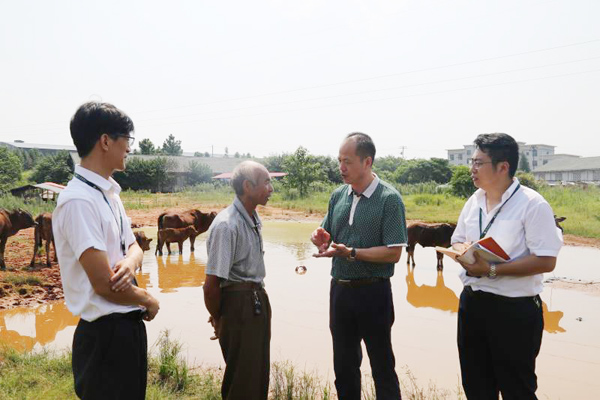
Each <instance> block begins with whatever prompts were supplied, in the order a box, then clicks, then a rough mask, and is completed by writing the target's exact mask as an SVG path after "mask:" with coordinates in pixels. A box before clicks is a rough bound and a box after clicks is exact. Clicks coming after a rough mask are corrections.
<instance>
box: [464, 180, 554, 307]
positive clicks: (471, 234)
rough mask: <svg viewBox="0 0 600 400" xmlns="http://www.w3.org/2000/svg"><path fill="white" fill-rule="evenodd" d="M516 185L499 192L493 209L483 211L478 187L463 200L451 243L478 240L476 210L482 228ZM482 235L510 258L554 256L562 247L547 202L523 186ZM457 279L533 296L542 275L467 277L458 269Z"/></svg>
mask: <svg viewBox="0 0 600 400" xmlns="http://www.w3.org/2000/svg"><path fill="white" fill-rule="evenodd" d="M517 185H519V181H518V180H517V179H516V178H514V182H513V184H512V185H511V186H510V187H509V188H508V189H507V190H506V192H504V194H503V195H502V201H501V202H500V204H498V205H497V206H496V207H494V209H492V210H490V211H489V212H487V211H486V208H487V207H486V195H485V191H484V190H482V189H478V190H477V191H476V192H475V193H474V194H473V195H472V196H471V197H470V198H469V200H468V201H467V203H466V204H465V206H464V207H463V209H462V212H461V213H460V217H459V218H458V224H457V226H456V230H455V231H454V234H453V235H452V243H460V242H476V241H477V240H479V235H480V232H479V231H480V227H479V210H481V211H482V213H481V214H482V221H481V225H482V229H483V230H485V227H486V226H487V225H488V223H489V222H490V220H491V219H492V218H493V216H494V215H495V214H496V211H498V209H499V207H500V206H501V204H502V203H504V202H505V201H506V200H507V199H508V198H509V197H510V196H511V194H512V193H513V192H514V191H515V189H516V188H517ZM486 236H491V237H493V238H494V240H496V242H498V244H499V245H500V246H501V247H502V248H503V249H504V250H505V251H506V253H507V254H508V255H509V257H510V258H511V260H515V259H518V258H521V257H524V256H527V255H529V254H534V255H536V256H549V257H556V256H558V252H559V251H560V248H561V246H562V235H561V233H560V230H559V229H558V228H557V227H556V224H555V222H554V214H553V213H552V208H551V207H550V204H548V202H547V201H546V200H545V199H544V198H543V197H542V196H541V195H540V194H539V193H537V192H536V191H535V190H532V189H530V188H528V187H525V186H523V185H521V186H520V188H519V190H518V191H517V192H516V193H515V195H514V196H513V197H512V198H511V199H510V200H509V201H508V202H507V203H506V204H505V205H504V207H503V208H502V210H501V212H500V213H499V214H498V217H497V218H496V220H495V221H494V223H493V224H492V226H491V227H490V229H489V231H488V232H487V234H486ZM460 278H461V280H462V282H463V284H464V285H465V286H471V288H472V289H473V290H483V291H485V292H490V293H494V294H499V295H502V296H508V297H524V296H535V295H537V294H539V293H541V292H542V290H543V283H542V281H543V274H537V275H532V276H498V277H496V279H489V278H487V277H481V278H476V277H471V276H467V274H466V271H465V270H464V269H461V272H460Z"/></svg>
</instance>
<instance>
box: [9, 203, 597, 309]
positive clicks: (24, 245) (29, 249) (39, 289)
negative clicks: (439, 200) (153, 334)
mask: <svg viewBox="0 0 600 400" xmlns="http://www.w3.org/2000/svg"><path fill="white" fill-rule="evenodd" d="M186 209H188V208H169V210H170V211H183V210H186ZM222 209H223V206H212V207H211V206H206V205H205V206H203V207H202V211H205V212H206V211H220V210H222ZM165 211H166V209H164V208H156V209H151V210H130V211H129V212H128V213H127V214H128V216H129V217H130V218H131V222H132V225H133V226H134V227H142V226H157V220H158V216H159V215H160V214H162V213H163V212H165ZM258 212H259V214H260V216H261V218H263V219H264V220H284V221H315V222H316V221H320V220H321V219H322V218H323V216H322V215H320V214H309V213H305V212H300V211H295V210H285V209H281V208H275V207H269V206H267V207H259V210H258ZM407 222H409V223H410V222H413V221H407ZM565 244H566V245H571V246H591V247H597V248H600V239H591V238H582V237H578V236H573V235H565ZM38 254H39V253H38ZM51 255H54V251H53V250H51ZM32 256H33V228H29V229H24V230H22V231H20V232H19V233H17V234H16V235H15V236H12V237H10V238H9V239H8V243H7V245H6V251H5V254H4V259H5V262H6V265H7V270H6V271H0V309H8V308H14V307H22V306H33V305H37V304H43V303H46V302H49V301H54V300H60V299H62V298H63V297H64V296H63V290H62V283H61V280H60V272H59V268H58V264H56V263H55V262H54V261H53V257H51V266H50V267H46V264H45V262H46V256H45V254H44V255H38V258H37V259H36V264H35V266H34V268H33V269H29V263H30V262H31V257H32ZM16 276H19V277H23V278H27V277H29V278H32V277H34V278H37V279H36V280H35V281H33V282H31V281H30V282H29V283H25V284H17V283H14V281H15V280H16V279H15V277H16ZM11 280H12V282H11ZM38 282H39V283H38ZM556 285H558V283H556ZM595 289H596V288H595ZM596 290H597V289H596Z"/></svg>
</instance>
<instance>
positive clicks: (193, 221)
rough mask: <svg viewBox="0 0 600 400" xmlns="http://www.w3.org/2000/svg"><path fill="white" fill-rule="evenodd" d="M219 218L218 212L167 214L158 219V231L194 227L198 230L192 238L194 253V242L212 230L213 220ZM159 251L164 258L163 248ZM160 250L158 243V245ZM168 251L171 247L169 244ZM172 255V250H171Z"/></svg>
mask: <svg viewBox="0 0 600 400" xmlns="http://www.w3.org/2000/svg"><path fill="white" fill-rule="evenodd" d="M216 216H217V213H216V212H214V211H213V212H210V213H203V212H202V211H200V210H188V211H184V212H166V213H162V214H161V215H160V216H159V217H158V230H159V231H160V230H161V229H164V228H185V227H186V226H190V225H191V226H193V227H194V228H196V231H197V233H196V234H194V235H193V236H190V250H191V251H194V242H195V240H196V236H198V235H199V234H201V233H203V232H206V231H207V230H208V228H210V224H212V222H213V220H214V219H215V217H216ZM160 247H161V248H160V249H159V250H157V251H158V254H159V255H161V256H162V246H160ZM157 249H158V243H157ZM167 249H169V245H168V244H167ZM169 253H170V250H169Z"/></svg>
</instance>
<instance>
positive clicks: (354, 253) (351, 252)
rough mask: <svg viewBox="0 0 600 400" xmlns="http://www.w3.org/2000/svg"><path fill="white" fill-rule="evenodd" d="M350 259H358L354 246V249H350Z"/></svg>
mask: <svg viewBox="0 0 600 400" xmlns="http://www.w3.org/2000/svg"><path fill="white" fill-rule="evenodd" d="M348 261H356V249H355V248H354V247H353V248H352V250H350V255H349V256H348Z"/></svg>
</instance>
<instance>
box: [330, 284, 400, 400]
mask: <svg viewBox="0 0 600 400" xmlns="http://www.w3.org/2000/svg"><path fill="white" fill-rule="evenodd" d="M393 324H394V303H393V299H392V288H391V284H390V280H389V279H386V280H383V281H379V282H375V283H371V284H368V285H365V286H360V287H350V286H345V285H342V284H340V283H337V282H336V281H335V280H332V281H331V291H330V303H329V328H330V330H331V336H332V338H333V367H334V371H335V387H336V389H337V393H338V397H339V399H340V400H360V394H361V374H360V365H361V363H362V349H361V346H360V343H361V341H362V340H364V341H365V346H366V348H367V353H368V354H369V360H370V361H371V373H372V376H373V381H374V383H375V392H376V395H377V399H378V400H388V399H393V400H397V399H400V398H401V396H400V385H399V383H398V375H396V371H395V365H396V360H395V358H394V352H393V350H392V338H391V335H392V325H393Z"/></svg>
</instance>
